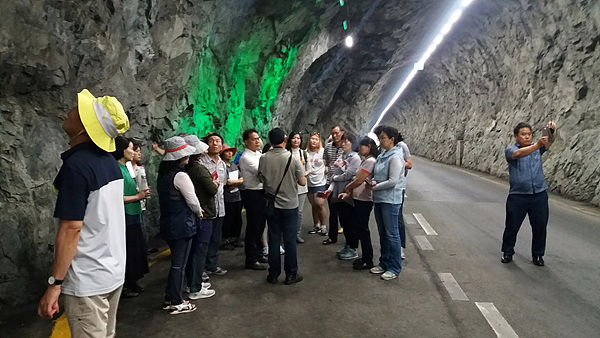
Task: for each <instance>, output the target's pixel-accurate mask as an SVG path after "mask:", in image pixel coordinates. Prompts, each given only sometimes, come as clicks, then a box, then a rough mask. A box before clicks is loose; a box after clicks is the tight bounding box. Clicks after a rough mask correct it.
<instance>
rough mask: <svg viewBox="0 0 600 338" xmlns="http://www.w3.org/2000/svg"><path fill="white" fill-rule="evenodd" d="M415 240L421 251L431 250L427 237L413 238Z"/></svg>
mask: <svg viewBox="0 0 600 338" xmlns="http://www.w3.org/2000/svg"><path fill="white" fill-rule="evenodd" d="M415 240H416V241H417V243H418V244H419V246H420V247H421V250H433V246H431V243H429V240H427V237H425V236H415Z"/></svg>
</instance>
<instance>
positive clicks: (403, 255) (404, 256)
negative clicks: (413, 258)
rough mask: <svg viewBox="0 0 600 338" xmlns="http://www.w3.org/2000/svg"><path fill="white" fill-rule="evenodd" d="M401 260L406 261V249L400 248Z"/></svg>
mask: <svg viewBox="0 0 600 338" xmlns="http://www.w3.org/2000/svg"><path fill="white" fill-rule="evenodd" d="M400 258H402V259H406V255H405V254H404V249H403V248H402V247H400Z"/></svg>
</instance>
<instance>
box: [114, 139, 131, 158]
mask: <svg viewBox="0 0 600 338" xmlns="http://www.w3.org/2000/svg"><path fill="white" fill-rule="evenodd" d="M130 142H131V141H130V140H129V139H127V138H125V137H123V136H121V135H119V136H117V137H116V138H115V148H116V149H115V151H113V152H112V153H111V154H112V156H113V157H114V158H115V160H117V161H118V160H120V159H122V158H123V157H125V154H124V152H125V149H127V148H129V143H130Z"/></svg>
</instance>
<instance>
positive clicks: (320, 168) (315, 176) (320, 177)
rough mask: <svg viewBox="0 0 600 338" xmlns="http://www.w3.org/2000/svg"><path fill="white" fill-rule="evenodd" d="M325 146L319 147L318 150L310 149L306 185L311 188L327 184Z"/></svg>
mask: <svg viewBox="0 0 600 338" xmlns="http://www.w3.org/2000/svg"><path fill="white" fill-rule="evenodd" d="M324 151H325V149H324V148H321V149H319V151H318V152H314V151H308V170H310V175H308V176H307V177H306V178H307V183H306V185H307V186H308V187H310V188H312V187H320V186H322V185H325V184H327V177H325V161H324V160H323V152H324Z"/></svg>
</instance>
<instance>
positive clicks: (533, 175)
mask: <svg viewBox="0 0 600 338" xmlns="http://www.w3.org/2000/svg"><path fill="white" fill-rule="evenodd" d="M519 148H521V147H520V146H519V144H518V143H515V144H513V145H510V146H508V147H507V148H506V150H505V151H504V154H505V156H506V161H507V162H508V174H509V176H510V191H509V194H521V195H532V194H537V193H540V192H542V191H545V190H546V189H548V186H547V185H546V180H545V179H544V169H543V168H542V154H543V153H544V152H546V147H541V148H539V149H537V150H536V151H534V152H532V153H531V154H529V155H527V156H524V157H521V158H512V155H513V153H514V152H515V151H517V150H518V149H519Z"/></svg>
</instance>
